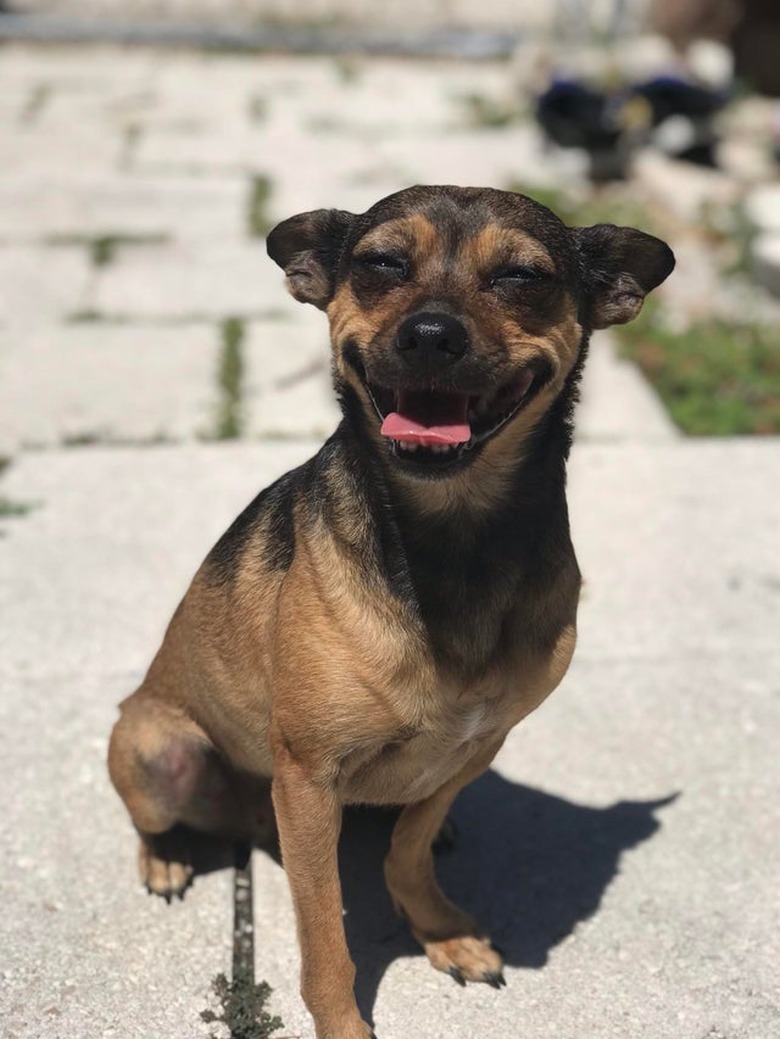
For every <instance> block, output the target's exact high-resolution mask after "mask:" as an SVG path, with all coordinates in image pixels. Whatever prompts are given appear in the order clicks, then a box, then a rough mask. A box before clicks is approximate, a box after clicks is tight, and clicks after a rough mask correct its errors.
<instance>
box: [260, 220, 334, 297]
mask: <svg viewBox="0 0 780 1039" xmlns="http://www.w3.org/2000/svg"><path fill="white" fill-rule="evenodd" d="M354 219H355V217H354V215H353V214H352V213H347V212H345V211H344V210H342V209H315V210H313V211H312V212H311V213H299V214H298V216H291V217H290V218H289V220H283V221H282V223H281V224H277V225H276V227H275V228H274V229H273V231H271V233H270V234H269V235H268V239H267V241H266V249H267V250H268V255H269V256H270V257H271V259H272V260H273V261H274V263H278V264H279V266H280V267H282V268H283V269H284V272H285V274H286V275H287V288H288V289H289V290H290V294H291V295H292V296H294V297H295V299H297V300H299V301H300V302H301V303H311V304H313V305H314V306H315V307H319V308H320V309H321V310H322V309H324V308H325V307H326V306H327V305H328V303H329V302H330V300H331V297H332V296H333V291H334V288H335V280H336V273H337V271H338V265H339V260H340V258H341V253H342V250H343V247H344V242H345V240H346V237H347V233H348V232H349V229H350V227H351V225H352V221H353V220H354Z"/></svg>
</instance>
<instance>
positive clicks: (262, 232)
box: [247, 173, 273, 238]
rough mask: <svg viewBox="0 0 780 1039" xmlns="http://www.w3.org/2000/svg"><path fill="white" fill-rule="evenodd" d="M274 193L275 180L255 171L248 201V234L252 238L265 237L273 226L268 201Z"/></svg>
mask: <svg viewBox="0 0 780 1039" xmlns="http://www.w3.org/2000/svg"><path fill="white" fill-rule="evenodd" d="M272 193H273V181H272V180H271V178H270V177H268V176H266V175H265V174H264V173H255V174H254V175H253V176H252V177H251V179H250V182H249V201H248V203H247V234H248V235H249V237H250V238H265V236H266V235H267V234H268V232H269V231H270V230H271V228H272V227H273V221H272V220H271V218H270V217H269V215H268V201H269V199H270V198H271V194H272Z"/></svg>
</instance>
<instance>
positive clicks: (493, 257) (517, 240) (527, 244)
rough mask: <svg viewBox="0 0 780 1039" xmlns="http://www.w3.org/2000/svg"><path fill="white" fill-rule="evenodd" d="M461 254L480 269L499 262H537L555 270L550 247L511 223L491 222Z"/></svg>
mask: <svg viewBox="0 0 780 1039" xmlns="http://www.w3.org/2000/svg"><path fill="white" fill-rule="evenodd" d="M461 256H462V257H463V258H464V259H467V260H470V261H471V263H472V264H473V265H474V266H475V267H477V268H479V269H481V268H485V267H490V266H491V265H494V264H497V263H508V262H514V263H527V264H534V265H537V266H539V267H542V268H543V269H545V270H547V271H549V272H550V273H551V274H552V273H554V272H555V263H554V262H553V258H552V257H551V256H550V254H549V252H548V251H547V249H546V248H545V247H544V246H543V245H542V243H541V242H540V241H539V240H538V239H537V238H534V237H533V235H530V234H526V233H525V232H524V231H519V230H516V229H515V228H511V227H500V226H499V225H498V224H488V226H487V227H485V228H483V229H482V230H481V231H480V232H479V233H478V234H477V235H475V236H474V237H473V238H468V239H466V240H465V241H464V242H463V245H462V247H461Z"/></svg>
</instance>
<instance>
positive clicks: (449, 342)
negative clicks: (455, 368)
mask: <svg viewBox="0 0 780 1039" xmlns="http://www.w3.org/2000/svg"><path fill="white" fill-rule="evenodd" d="M468 343H469V337H468V332H467V331H466V329H465V328H464V327H463V325H462V324H461V323H460V321H458V319H457V318H454V317H451V316H450V315H449V314H441V313H436V312H434V311H423V312H422V313H420V314H412V316H411V317H408V318H407V319H406V320H405V321H404V322H403V324H402V325H401V327H400V328H399V329H398V338H397V340H396V347H397V349H398V352H399V353H400V354H401V356H402V357H403V359H404V360H405V361H406V363H407V364H409V365H410V366H411V367H413V368H416V369H418V370H421V371H427V372H435V371H439V370H440V369H442V368H446V367H447V366H448V365H451V364H453V363H454V362H455V361H457V360H458V358H460V357H462V356H463V354H465V352H466V348H467V347H468Z"/></svg>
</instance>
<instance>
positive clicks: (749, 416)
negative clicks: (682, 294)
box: [615, 301, 780, 436]
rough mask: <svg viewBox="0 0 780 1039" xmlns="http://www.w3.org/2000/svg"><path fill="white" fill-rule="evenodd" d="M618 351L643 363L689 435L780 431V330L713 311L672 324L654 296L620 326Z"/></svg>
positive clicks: (673, 413)
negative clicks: (718, 315) (688, 322)
mask: <svg viewBox="0 0 780 1039" xmlns="http://www.w3.org/2000/svg"><path fill="white" fill-rule="evenodd" d="M615 332H616V335H617V338H618V342H619V345H620V352H621V354H622V355H623V356H624V357H627V358H630V359H631V360H632V361H634V362H635V363H636V364H638V365H639V367H640V369H641V370H642V372H643V373H644V374H645V376H646V377H647V378H648V379H649V380H650V382H651V383H652V384H653V386H654V387H655V388H656V390H657V391H658V393H659V395H660V397H661V399H662V400H663V402H664V404H665V406H666V408H667V409H668V411H669V414H670V415H671V417H672V419H673V421H674V422H675V423H676V424H677V425H678V426H679V427H680V429H681V430H683V432H685V433H688V434H690V435H691V436H743V435H751V434H752V435H761V434H777V433H780V332H778V331H777V330H776V329H774V328H770V327H769V326H767V325H760V324H756V323H751V322H749V321H744V322H738V321H727V320H725V319H722V318H708V319H706V320H702V321H696V322H694V323H693V324H691V325H690V326H689V327H688V328H686V329H684V330H683V331H677V330H673V329H670V328H669V327H668V325H667V324H666V322H665V321H664V320H663V310H662V308H661V307H660V306H659V305H658V304H657V303H656V304H653V303H652V301H651V302H650V303H648V304H646V305H645V308H644V311H643V313H642V314H641V315H640V316H639V318H638V319H637V320H636V321H634V322H633V323H631V324H628V325H623V326H620V327H618V328H616V329H615Z"/></svg>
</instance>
